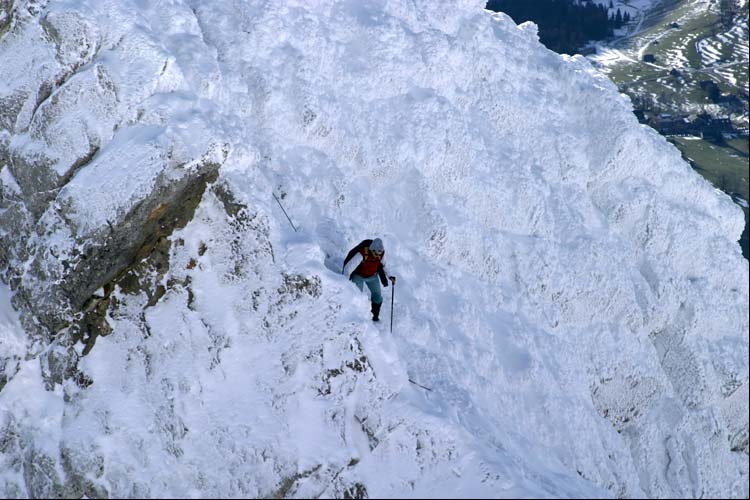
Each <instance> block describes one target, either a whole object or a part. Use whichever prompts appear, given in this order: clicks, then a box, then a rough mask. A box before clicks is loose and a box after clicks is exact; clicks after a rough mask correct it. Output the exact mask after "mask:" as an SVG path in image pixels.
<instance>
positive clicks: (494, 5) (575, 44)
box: [486, 0, 630, 54]
mask: <svg viewBox="0 0 750 500" xmlns="http://www.w3.org/2000/svg"><path fill="white" fill-rule="evenodd" d="M610 7H613V6H612V2H610ZM486 8H487V9H488V10H492V11H494V12H505V13H506V14H508V15H509V16H510V17H512V18H513V20H514V21H515V22H516V23H522V22H525V21H533V22H535V23H536V24H537V25H538V26H539V38H540V40H541V42H542V43H543V44H544V45H546V46H547V47H548V48H549V49H552V50H554V51H555V52H560V53H566V54H574V53H576V51H577V50H578V49H579V48H580V47H581V46H583V45H584V44H585V43H586V42H587V41H589V40H602V39H604V38H606V37H608V36H612V30H613V29H616V28H620V27H621V26H622V25H623V24H626V23H628V22H629V21H630V14H629V13H628V12H625V14H623V13H622V12H621V11H620V9H617V11H616V12H613V13H612V14H610V10H613V9H612V8H607V6H606V5H603V4H598V3H595V2H593V1H591V0H581V1H578V0H534V1H530V0H489V1H488V2H487V6H486Z"/></svg>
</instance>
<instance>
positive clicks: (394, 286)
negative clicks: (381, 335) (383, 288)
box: [391, 280, 396, 333]
mask: <svg viewBox="0 0 750 500" xmlns="http://www.w3.org/2000/svg"><path fill="white" fill-rule="evenodd" d="M391 286H393V288H391V333H393V297H394V296H395V295H396V280H391Z"/></svg>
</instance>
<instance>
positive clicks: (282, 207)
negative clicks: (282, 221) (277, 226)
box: [271, 193, 297, 233]
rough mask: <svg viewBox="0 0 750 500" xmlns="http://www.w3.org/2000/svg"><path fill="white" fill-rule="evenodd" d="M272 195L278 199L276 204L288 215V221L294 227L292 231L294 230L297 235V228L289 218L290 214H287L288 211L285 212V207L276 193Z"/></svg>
mask: <svg viewBox="0 0 750 500" xmlns="http://www.w3.org/2000/svg"><path fill="white" fill-rule="evenodd" d="M271 194H272V195H273V197H274V198H275V199H276V203H278V204H279V206H280V207H281V211H282V212H284V215H286V220H288V221H289V224H291V225H292V229H294V232H295V233H296V232H297V228H296V227H294V223H293V222H292V219H290V218H289V214H287V213H286V210H284V205H282V204H281V202H280V201H279V199H278V198H277V197H276V193H271Z"/></svg>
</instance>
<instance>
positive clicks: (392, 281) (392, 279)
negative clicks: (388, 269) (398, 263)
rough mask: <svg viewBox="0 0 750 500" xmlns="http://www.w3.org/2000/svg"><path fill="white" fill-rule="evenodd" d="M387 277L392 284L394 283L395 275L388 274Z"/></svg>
mask: <svg viewBox="0 0 750 500" xmlns="http://www.w3.org/2000/svg"><path fill="white" fill-rule="evenodd" d="M388 279H390V280H391V283H393V284H394V285H395V284H396V277H395V276H389V277H388Z"/></svg>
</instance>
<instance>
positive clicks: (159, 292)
mask: <svg viewBox="0 0 750 500" xmlns="http://www.w3.org/2000/svg"><path fill="white" fill-rule="evenodd" d="M483 4H484V2H483V1H473V0H472V1H462V2H450V3H449V4H441V3H439V2H432V1H427V0H425V1H419V0H414V1H395V0H393V1H388V0H367V1H362V0H356V1H355V0H350V1H339V2H332V1H323V0H321V1H317V2H307V1H299V2H298V1H286V2H264V1H229V0H227V1H222V2H218V1H217V2H211V3H210V5H209V4H206V3H205V2H199V1H197V0H196V1H191V0H175V1H172V2H159V3H158V4H153V5H152V4H149V3H148V2H126V1H120V2H117V1H113V0H97V1H94V0H91V1H86V0H67V1H61V2H51V3H47V2H36V1H27V2H16V4H14V7H13V11H12V12H11V14H9V15H8V17H7V18H6V20H8V21H7V22H6V21H0V23H5V24H6V25H7V27H6V28H2V26H3V24H0V34H1V33H3V29H6V30H7V32H6V33H5V34H4V35H3V38H2V40H0V60H2V61H3V63H4V64H3V70H2V72H1V73H0V102H2V103H3V106H4V109H2V110H0V120H1V121H0V123H1V124H2V126H3V129H2V130H0V162H2V164H1V165H0V168H2V176H0V180H1V181H2V184H0V193H2V197H3V199H2V202H3V203H2V204H1V205H0V208H2V209H3V213H2V214H0V216H2V219H0V220H3V228H2V229H3V232H4V234H0V236H2V238H3V240H2V241H3V244H4V245H5V247H6V248H4V249H3V252H2V254H0V256H2V257H3V258H4V259H5V260H7V262H8V264H9V271H8V272H7V273H6V274H8V275H9V276H11V278H12V279H11V285H12V286H13V287H14V290H13V292H10V291H6V290H3V291H2V292H1V293H2V296H3V297H2V300H3V302H2V303H0V307H2V309H0V312H2V314H3V317H2V323H0V328H2V330H0V332H2V333H3V338H2V339H0V345H1V346H3V349H5V346H6V345H7V346H8V349H10V350H9V351H8V352H7V353H6V352H3V353H2V359H3V360H5V361H4V364H5V365H6V367H4V368H3V369H4V371H5V373H6V374H7V375H6V378H7V383H5V384H4V385H3V386H2V388H1V390H0V402H1V403H2V404H1V405H0V408H2V410H0V463H2V468H0V488H2V490H0V491H2V492H3V493H4V495H5V496H16V495H20V496H24V495H28V496H49V495H58V496H59V495H69V496H75V495H83V494H86V495H87V496H101V495H105V494H106V495H109V496H131V497H133V496H135V497H139V496H183V497H193V496H220V495H221V496H298V497H310V496H324V497H330V496H338V497H341V496H345V495H349V496H352V497H363V496H365V495H369V496H373V497H383V496H398V497H406V496H409V497H432V496H450V497H456V496H458V497H471V496H476V497H488V496H503V497H516V498H518V497H524V496H536V497H540V496H557V497H561V496H571V497H598V496H624V497H638V496H643V495H648V496H653V497H673V496H691V497H697V496H712V497H719V496H722V497H746V496H747V495H748V486H747V485H748V455H747V428H748V417H747V414H748V412H747V401H748V385H747V380H748V319H747V312H748V267H747V261H745V260H744V259H742V257H741V254H740V250H739V247H738V245H737V240H738V239H739V235H740V232H741V231H742V227H743V220H742V213H741V211H740V210H739V209H737V207H735V206H734V204H733V203H732V201H731V200H730V199H729V198H728V197H726V196H724V195H723V194H721V193H720V192H718V191H717V190H715V189H713V188H712V187H711V186H710V185H709V184H708V183H707V182H705V181H704V180H703V179H701V178H700V177H699V176H698V175H697V174H695V173H694V172H693V171H692V170H691V169H690V168H689V166H688V165H687V164H686V163H684V162H683V161H682V160H681V159H680V155H679V153H678V152H677V151H676V150H674V148H672V147H671V146H670V145H669V144H667V143H666V142H665V141H664V140H663V138H661V137H660V136H658V135H657V134H656V133H654V132H653V131H652V130H651V129H649V128H646V127H641V126H640V125H638V123H637V121H636V120H635V118H634V117H633V115H632V113H631V112H630V103H629V102H628V101H627V99H626V98H625V97H623V96H621V95H618V93H617V90H616V88H615V87H614V85H612V84H611V83H610V82H609V81H608V80H606V79H605V78H604V77H601V76H599V75H597V74H595V73H594V72H593V70H592V69H591V68H590V66H589V65H588V63H587V62H586V61H585V60H584V59H583V58H567V57H560V56H558V55H556V54H554V53H552V52H550V51H547V50H546V49H544V48H543V47H542V46H541V45H540V44H539V43H538V40H537V37H536V32H535V27H534V26H533V25H531V24H525V25H522V26H520V27H517V26H516V25H515V24H514V23H513V22H512V21H511V20H510V19H509V18H508V17H506V16H504V15H491V14H490V13H488V12H486V11H484V10H483V9H482V6H483ZM0 5H2V4H0ZM76 40H87V43H78V42H76ZM74 48H75V49H74ZM21 54H33V57H31V58H30V59H24V58H23V57H21ZM61 54H64V55H65V56H64V57H63V56H62V55H61ZM29 60H31V61H33V63H34V64H32V65H29V64H28V61H29ZM6 62H7V64H5V63H6ZM45 81H49V82H51V83H50V87H49V88H48V89H46V90H45V89H44V88H41V87H40V86H39V82H45ZM218 165H221V167H220V168H218ZM208 166H211V167H210V168H209V167H208ZM217 169H218V173H216V174H215V176H214V177H211V176H210V175H209V176H208V177H206V176H207V175H208V174H207V173H206V172H209V173H210V172H216V170H217ZM212 175H214V174H212ZM200 176H203V177H200ZM198 177H200V178H202V179H204V182H205V183H207V185H208V187H206V189H205V191H204V190H203V189H202V188H201V189H198V190H193V191H190V192H191V193H193V194H195V195H196V196H198V198H199V201H200V203H199V204H198V205H197V208H195V207H194V208H195V211H194V212H192V211H190V215H191V217H190V220H187V221H182V222H181V223H180V224H175V225H174V226H175V227H174V230H173V231H171V232H169V233H168V234H166V233H165V234H161V233H158V230H159V228H158V227H157V226H158V224H156V225H155V226H154V227H153V228H151V226H149V223H150V222H149V221H152V220H153V219H154V217H156V218H157V219H158V218H159V217H160V215H159V214H161V212H160V210H162V208H161V207H162V206H169V207H172V206H177V207H178V208H179V207H180V205H179V204H176V205H175V203H176V202H174V201H173V198H179V197H180V193H182V192H183V191H179V190H177V191H176V190H175V189H174V188H173V187H174V186H179V185H188V186H190V185H192V184H191V179H193V178H198ZM186 179H187V180H186ZM201 185H203V184H201ZM170 189H171V190H170ZM196 193H197V194H196ZM274 195H276V196H277V197H278V199H279V201H280V202H281V203H282V204H283V205H284V208H285V209H286V210H287V212H288V213H289V215H290V217H291V218H292V221H293V222H294V224H295V226H296V228H297V231H296V232H295V231H294V230H293V229H292V228H291V226H290V224H289V223H288V221H287V220H286V217H285V215H284V213H283V212H282V211H281V208H280V207H279V205H278V204H277V202H276V200H275V199H274ZM170 200H172V201H170ZM161 201H163V202H164V203H160V202H161ZM143 207H146V208H143ZM164 210H166V209H164ZM141 212H143V214H144V215H143V216H142V217H141V216H139V214H140V213H141ZM133 214H135V215H133ZM154 214H156V215H154ZM158 220H161V219H158ZM141 222H142V223H143V227H146V228H151V229H149V231H148V232H149V234H150V233H151V232H153V231H155V232H156V233H157V236H158V237H154V238H150V237H149V235H148V234H146V235H143V234H141V233H138V232H134V231H135V230H134V228H132V227H131V226H132V225H138V223H141ZM35 226H36V229H35ZM126 226H127V227H126ZM11 230H14V232H13V233H11V232H10V231H11ZM110 232H111V233H110ZM19 234H20V236H19ZM133 234H137V238H143V239H144V241H147V242H150V243H148V244H146V243H144V244H143V246H138V248H135V247H133V248H131V247H132V245H131V246H128V245H126V243H127V241H126V240H128V237H129V236H130V235H133ZM112 235H114V236H112ZM375 236H379V237H381V238H382V239H383V240H384V242H385V246H386V254H387V260H388V262H389V267H390V269H389V272H391V273H393V274H395V275H397V276H398V281H397V285H396V287H395V290H394V289H393V288H388V289H386V290H385V297H386V302H387V304H386V305H385V306H384V309H383V312H382V313H381V316H382V317H383V318H384V319H386V320H387V321H386V322H385V324H384V325H373V324H371V322H370V320H369V315H368V314H367V312H368V310H369V303H368V300H367V297H366V295H364V294H360V293H358V291H357V290H356V288H355V287H354V285H353V284H351V283H349V282H348V281H347V280H346V278H345V277H343V276H341V275H340V269H341V264H342V258H343V256H344V255H345V254H346V252H347V251H348V250H349V248H351V247H352V246H354V245H355V244H356V243H358V242H359V241H360V240H362V239H364V238H367V237H375ZM134 238H135V236H134ZM151 240H153V241H151ZM115 244H120V245H123V248H127V249H128V251H131V250H132V256H131V257H132V258H129V260H132V261H133V262H134V263H133V264H132V265H129V266H127V267H123V266H124V265H125V264H124V262H121V261H122V260H123V259H120V260H116V259H107V258H104V257H101V258H99V259H98V260H96V262H97V265H96V266H93V265H92V266H87V265H85V264H82V263H81V262H82V261H81V257H80V255H81V254H83V255H88V253H87V252H88V250H89V249H93V251H95V252H98V253H95V255H106V253H107V249H108V248H112V245H115ZM139 245H140V244H139ZM146 247H147V248H148V252H145V253H146V254H147V255H146V258H145V259H144V260H141V258H142V257H143V256H144V252H143V251H142V249H143V248H146ZM61 256H62V257H61ZM66 259H70V260H69V262H74V263H76V265H75V266H72V265H68V264H64V263H63V262H68V260H66ZM76 259H77V260H76ZM105 264H106V265H108V266H109V267H106V266H105ZM92 269H93V270H92ZM76 278H78V281H77V282H76V283H77V284H79V283H80V286H74V287H71V286H69V285H68V286H67V287H66V286H64V285H65V283H69V282H70V281H69V280H75V279H76ZM99 287H103V288H104V289H103V290H102V291H98V290H97V289H98V288H99ZM71 288H75V290H71ZM79 290H80V293H76V292H77V291H79ZM11 294H14V303H15V304H16V306H17V307H19V308H20V309H21V315H22V318H21V320H20V321H24V325H25V326H26V329H27V331H29V334H30V338H32V339H34V342H35V344H34V346H29V345H26V344H27V342H26V341H25V340H24V337H23V335H22V334H21V333H20V328H21V327H20V326H19V319H18V318H16V316H15V313H14V312H12V311H11V309H10V307H9V306H7V305H6V302H7V300H6V298H5V297H7V296H10V295H11ZM89 296H90V297H92V299H90V300H88V301H84V299H85V298H86V297H89ZM19 297H20V298H19ZM391 300H393V302H394V304H395V305H394V307H393V309H392V310H391V308H390V301H391ZM84 302H85V303H84ZM57 304H59V307H57V308H56V307H55V306H56V305H57ZM92 304H99V305H92ZM92 310H93V311H99V312H100V314H99V322H98V323H96V324H95V325H94V327H93V328H95V329H97V330H96V331H97V332H99V333H100V335H102V336H100V337H99V338H98V340H96V338H95V336H94V333H92V330H91V329H89V330H88V335H89V337H88V340H87V343H86V348H85V350H84V346H83V345H82V344H81V343H75V341H76V340H78V338H79V337H76V336H74V335H72V334H71V333H70V332H69V330H68V327H67V326H65V325H67V324H69V323H66V321H68V320H70V321H73V320H77V319H79V318H80V315H79V312H81V311H83V312H81V314H84V317H86V318H88V316H86V314H89V313H90V311H92ZM391 312H392V313H393V333H392V334H391V333H390V331H389V328H388V322H389V321H390V314H391ZM37 316H38V317H40V318H42V321H41V323H40V324H42V325H44V326H45V328H47V329H49V330H51V333H50V335H49V336H46V337H45V336H41V337H40V336H39V335H38V334H36V328H41V327H38V326H35V325H37V322H35V321H34V318H36V317H37ZM31 330H33V331H31ZM105 333H108V334H107V335H106V336H104V335H105ZM52 334H54V335H52ZM84 340H86V339H84ZM94 340H96V344H95V345H94ZM84 352H85V355H84Z"/></svg>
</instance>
